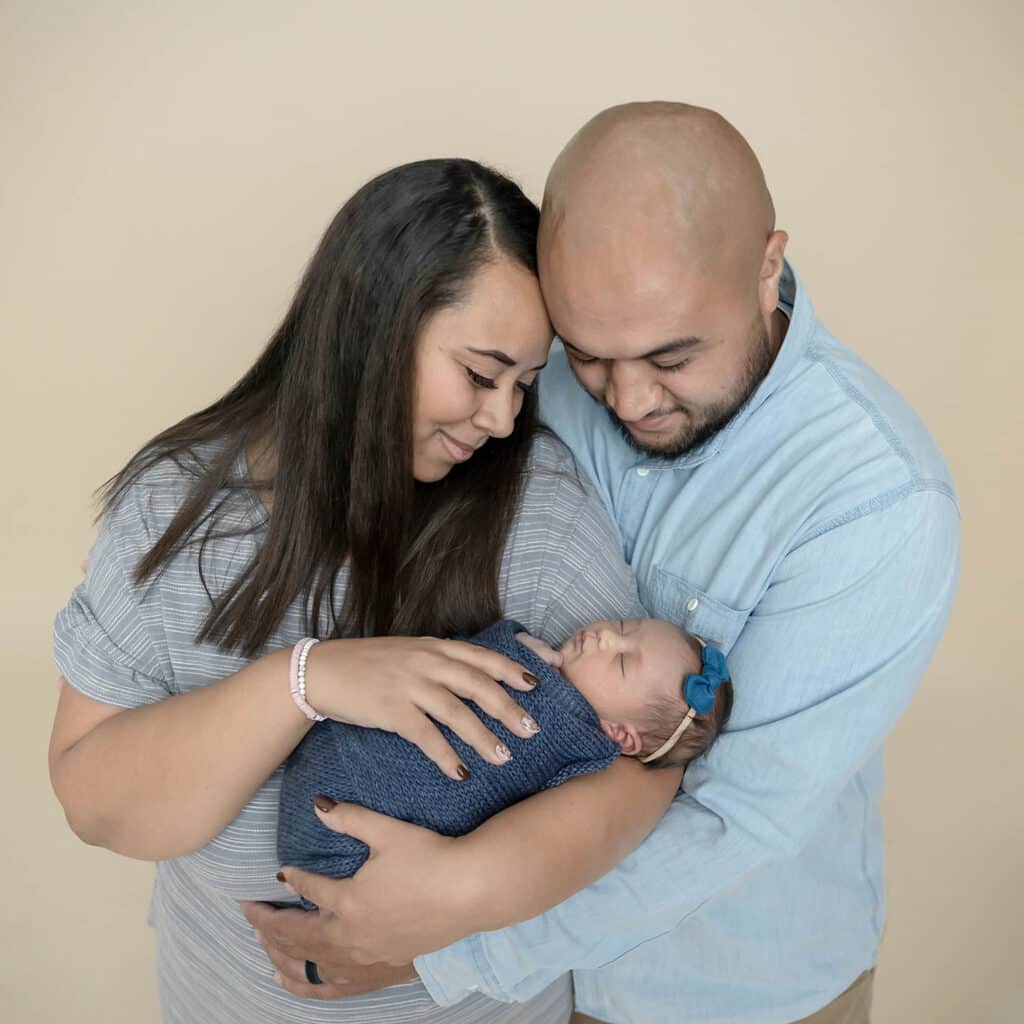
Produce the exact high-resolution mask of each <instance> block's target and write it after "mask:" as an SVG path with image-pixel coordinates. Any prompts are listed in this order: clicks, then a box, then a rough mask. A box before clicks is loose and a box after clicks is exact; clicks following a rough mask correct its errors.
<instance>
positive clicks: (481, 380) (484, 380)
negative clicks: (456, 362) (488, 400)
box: [466, 366, 498, 391]
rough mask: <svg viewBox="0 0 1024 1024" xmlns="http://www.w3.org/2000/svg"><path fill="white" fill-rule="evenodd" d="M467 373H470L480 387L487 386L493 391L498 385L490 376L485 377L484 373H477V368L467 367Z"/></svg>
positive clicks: (473, 380) (470, 376)
mask: <svg viewBox="0 0 1024 1024" xmlns="http://www.w3.org/2000/svg"><path fill="white" fill-rule="evenodd" d="M466 373H467V374H468V375H469V379H470V380H471V381H472V382H473V383H474V384H475V385H476V386H477V387H478V388H487V389H488V391H493V390H494V389H495V388H496V387H497V386H498V385H497V384H495V383H494V381H493V380H491V378H490V377H484V376H483V375H482V374H479V373H477V372H476V371H475V370H471V369H470V368H469V367H468V366H467V367H466Z"/></svg>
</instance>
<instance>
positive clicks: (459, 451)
mask: <svg viewBox="0 0 1024 1024" xmlns="http://www.w3.org/2000/svg"><path fill="white" fill-rule="evenodd" d="M438 434H439V435H440V437H441V443H442V444H443V445H444V446H445V448H446V449H447V451H448V454H449V455H450V456H451V457H452V460H453V461H455V462H465V461H466V460H467V459H469V458H472V456H473V452H475V451H476V449H475V448H471V447H469V446H468V445H464V444H461V443H460V442H459V441H456V440H455V438H454V437H449V436H448V435H447V434H446V433H445V432H444V431H443V430H439V431H438Z"/></svg>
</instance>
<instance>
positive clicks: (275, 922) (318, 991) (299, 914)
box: [243, 903, 417, 1000]
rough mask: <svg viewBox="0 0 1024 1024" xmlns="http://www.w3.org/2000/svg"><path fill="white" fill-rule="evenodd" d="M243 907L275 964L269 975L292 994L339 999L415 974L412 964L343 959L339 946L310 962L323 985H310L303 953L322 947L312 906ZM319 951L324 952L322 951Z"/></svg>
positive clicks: (319, 922) (252, 904)
mask: <svg viewBox="0 0 1024 1024" xmlns="http://www.w3.org/2000/svg"><path fill="white" fill-rule="evenodd" d="M243 909H244V911H245V916H246V917H247V918H248V919H249V922H250V924H252V925H253V927H254V928H255V933H256V938H257V939H258V940H259V942H260V944H261V945H262V946H263V948H264V950H265V951H266V954H267V956H268V957H269V958H270V961H271V963H273V965H274V966H275V967H276V968H277V970H276V971H275V972H274V980H275V981H276V982H277V983H278V984H279V985H280V986H281V987H282V988H283V989H284V990H285V991H286V992H291V994H292V995H293V996H299V997H300V998H302V999H323V1000H329V999H344V998H346V997H348V996H358V995H363V994H364V993H366V992H376V991H377V990H378V989H381V988H387V987H388V986H389V985H401V984H402V983H403V982H407V981H412V980H413V979H415V978H416V977H417V975H416V970H415V968H414V967H413V966H412V964H400V965H393V964H358V963H353V962H346V960H345V958H344V953H343V952H342V951H339V952H338V953H337V954H333V953H332V954H330V955H331V956H332V957H333V959H331V960H329V961H328V960H327V959H323V960H314V961H313V962H314V963H315V964H316V965H317V974H318V975H319V976H320V979H321V981H322V982H323V984H321V985H311V984H310V983H309V981H308V979H307V977H306V959H307V957H306V956H305V955H304V954H305V953H307V952H309V951H310V950H312V949H313V948H322V947H321V945H320V944H321V942H322V938H321V936H320V932H321V929H322V927H323V922H322V921H321V920H320V914H319V913H318V912H317V911H306V910H279V909H277V908H275V907H272V906H270V905H269V904H267V903H248V904H243ZM293 954H297V955H293ZM322 955H323V956H325V957H326V956H327V955H328V954H326V953H324V954H322ZM308 959H312V957H309V958H308Z"/></svg>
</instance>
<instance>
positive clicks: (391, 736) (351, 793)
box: [277, 619, 619, 878]
mask: <svg viewBox="0 0 1024 1024" xmlns="http://www.w3.org/2000/svg"><path fill="white" fill-rule="evenodd" d="M518 632H523V628H522V626H520V625H519V624H518V623H516V622H513V621H511V620H508V619H506V620H503V621H502V622H498V623H496V624H495V625H493V626H490V627H488V628H487V629H485V630H483V631H482V632H481V633H478V634H477V635H476V636H475V637H473V638H472V639H471V640H470V642H471V643H475V644H479V645H480V646H481V647H487V648H489V649H490V650H493V651H498V652H499V653H501V654H504V655H506V656H507V657H509V658H511V659H512V660H513V661H517V662H519V663H520V664H521V665H523V666H524V668H526V669H528V670H529V671H530V672H532V673H533V674H534V675H535V676H537V677H538V678H539V679H540V685H538V686H537V687H535V688H534V689H533V690H532V691H530V692H528V693H527V692H521V691H519V690H512V689H510V688H507V689H509V693H510V694H511V695H512V697H513V698H514V699H515V700H516V701H517V702H518V703H519V704H520V705H521V706H522V707H523V710H524V711H526V712H528V713H529V714H530V715H532V716H533V718H534V719H535V720H536V721H537V723H538V724H539V725H540V726H541V731H540V732H539V733H537V734H536V735H535V736H533V737H532V738H530V739H522V738H521V737H519V736H516V735H514V734H513V733H511V732H509V731H508V729H506V728H505V726H504V725H502V724H501V723H500V722H498V721H496V720H495V719H493V718H491V717H490V715H488V714H487V713H486V712H483V711H480V710H479V708H477V706H476V705H475V704H473V703H472V702H469V703H470V707H471V708H473V710H474V711H475V712H476V713H478V714H479V715H480V718H481V719H482V720H483V722H484V723H485V724H486V725H487V727H488V728H489V729H491V730H492V731H493V732H494V734H495V735H496V736H497V737H498V739H499V740H501V742H502V743H504V744H505V745H506V746H507V747H508V748H509V750H511V751H512V760H511V761H509V762H508V763H507V764H504V765H492V764H490V763H489V762H487V761H484V760H483V759H482V758H481V757H480V756H479V755H478V754H477V752H476V751H475V750H474V749H473V748H472V747H470V746H468V745H467V744H466V743H464V742H463V741H462V740H461V739H460V738H459V737H458V736H456V735H455V733H453V732H452V731H451V730H450V729H449V728H448V727H447V726H445V725H439V726H438V727H439V728H440V729H441V732H443V733H444V736H445V739H446V740H448V742H449V743H450V744H451V745H452V747H453V748H454V749H455V752H456V753H457V754H458V755H459V757H460V758H461V759H462V762H463V763H464V764H465V765H466V767H467V768H468V769H469V771H470V777H469V778H468V779H465V780H463V781H457V780H454V779H449V778H448V776H446V775H445V774H443V773H442V771H441V769H440V768H438V767H437V765H435V764H434V762H433V761H431V760H429V759H428V758H427V756H426V755H425V754H424V753H423V752H422V751H421V750H420V749H419V747H417V746H414V745H413V744H412V743H409V742H408V741H407V740H404V739H402V737H401V736H398V735H396V734H395V733H392V732H384V731H382V730H380V729H366V728H362V727H359V726H353V725H344V724H342V723H340V722H334V721H330V720H328V721H326V722H318V723H317V724H316V725H314V726H313V728H312V729H310V730H309V732H308V733H307V734H306V736H305V738H304V739H303V741H302V742H301V743H300V744H299V745H298V746H297V747H296V748H295V750H294V751H293V752H292V754H291V756H290V757H289V758H288V763H287V765H286V766H285V772H284V783H283V785H282V788H281V807H280V820H279V823H278V832H277V852H278V857H279V858H280V862H281V864H282V866H284V865H291V866H293V867H298V868H302V869H304V870H306V871H312V872H316V873H317V874H320V875H328V876H330V877H332V878H347V877H348V876H349V875H352V874H355V872H356V871H357V870H358V869H359V868H360V867H361V866H362V864H363V863H364V861H365V860H366V859H367V857H368V856H369V849H368V847H367V846H366V844H365V843H363V842H361V841H360V840H358V839H354V838H353V837H351V836H347V835H339V834H338V833H336V832H332V831H331V830H330V829H329V828H327V827H326V826H325V825H323V824H322V823H321V822H320V820H319V819H318V818H317V816H316V814H315V813H314V811H313V800H314V798H315V797H316V796H317V795H318V794H321V793H322V794H324V795H325V796H329V797H331V798H332V799H333V800H337V801H339V802H340V801H346V802H350V803H357V804H362V805H363V806H364V807H369V808H371V809H372V810H374V811H380V812H382V813H384V814H388V815H391V816H392V817H394V818H401V819H402V820H404V821H409V822H412V823H413V824H416V825H424V826H426V827H427V828H430V829H433V830H434V831H435V832H440V833H441V834H442V835H446V836H460V835H464V834H465V833H467V832H471V831H472V830H473V829H474V828H476V827H477V825H479V824H480V823H481V822H483V821H484V820H486V819H487V818H489V817H491V815H493V814H496V813H497V812H498V811H500V810H502V809H504V808H505V807H509V806H510V805H511V804H514V803H516V802H517V801H518V800H521V799H522V798H523V797H526V796H529V795H530V794H532V793H537V792H539V791H540V790H544V789H549V788H550V787H551V786H557V785H559V784H560V783H562V782H565V781H566V780H568V779H572V778H575V777H576V776H578V775H589V774H590V773H591V772H597V771H601V770H602V769H604V768H607V767H608V766H609V765H610V764H611V763H612V762H613V761H614V760H615V759H616V757H618V755H619V747H618V745H617V744H616V743H613V742H612V741H611V740H610V739H608V737H607V736H605V735H604V733H603V732H602V731H601V726H600V722H599V721H598V718H597V715H596V714H595V712H594V710H593V709H592V708H591V707H590V705H589V704H588V703H587V702H586V701H585V700H584V699H583V697H582V696H581V695H580V693H579V692H578V691H577V690H576V689H575V687H573V686H572V685H571V684H570V683H568V682H566V680H565V679H563V678H562V676H561V675H560V674H559V673H558V672H557V671H556V670H555V669H553V668H551V667H550V666H548V665H547V664H546V663H545V662H544V661H542V660H541V659H540V658H539V657H537V655H536V654H534V653H533V651H531V650H530V649H529V648H527V647H524V646H523V645H522V644H521V643H519V641H518V640H516V638H515V634H516V633H518Z"/></svg>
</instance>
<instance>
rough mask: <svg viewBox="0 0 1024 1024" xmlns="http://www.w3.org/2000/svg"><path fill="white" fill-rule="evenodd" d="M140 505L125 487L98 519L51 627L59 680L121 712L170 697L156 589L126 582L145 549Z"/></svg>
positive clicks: (147, 542) (147, 541)
mask: <svg viewBox="0 0 1024 1024" xmlns="http://www.w3.org/2000/svg"><path fill="white" fill-rule="evenodd" d="M143 505H144V502H143V500H141V498H140V493H139V489H138V488H133V489H130V490H129V491H128V492H127V493H126V494H125V495H124V496H123V497H122V498H121V499H120V500H119V502H118V504H117V505H116V506H115V507H114V508H113V509H111V510H109V511H108V512H107V514H106V515H105V516H104V518H103V522H102V524H101V526H100V531H99V535H98V536H97V538H96V542H95V543H94V544H93V546H92V549H91V550H90V552H89V568H88V571H87V573H86V576H85V579H84V580H83V581H82V582H81V583H80V584H79V585H78V586H77V587H76V588H75V590H74V592H73V593H72V595H71V598H70V600H69V601H68V603H67V604H66V605H65V606H64V608H63V609H62V610H61V611H60V612H59V613H58V614H57V618H56V621H55V622H54V627H53V649H54V660H55V661H56V662H57V667H58V668H59V669H60V671H61V673H62V674H63V676H64V678H65V679H67V681H68V682H69V683H70V684H71V685H72V686H73V687H74V688H75V689H76V690H78V691H79V692H80V693H82V694H84V695H85V696H86V697H90V698H92V699H93V700H96V701H100V702H101V703H104V704H113V705H115V706H116V707H121V708H133V707H138V706H140V705H143V704H154V703H156V702H157V701H159V700H163V699H164V698H165V697H169V696H171V694H172V693H174V692H175V691H174V687H173V672H172V669H171V664H170V657H169V654H168V650H167V644H166V642H165V640H164V639H163V616H162V613H161V609H160V600H159V588H158V586H157V584H156V583H155V581H154V580H153V579H152V578H150V579H149V580H146V581H145V582H144V583H142V584H137V583H135V581H134V574H135V567H136V566H137V565H138V563H139V560H140V559H141V558H142V557H143V555H144V554H145V553H146V551H148V549H149V547H150V543H151V541H150V537H149V531H148V530H147V524H146V517H145V515H144V511H143Z"/></svg>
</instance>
